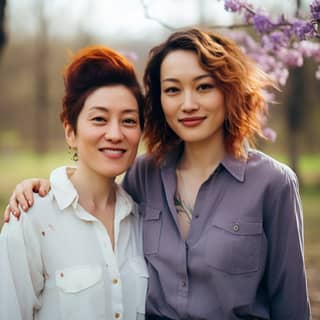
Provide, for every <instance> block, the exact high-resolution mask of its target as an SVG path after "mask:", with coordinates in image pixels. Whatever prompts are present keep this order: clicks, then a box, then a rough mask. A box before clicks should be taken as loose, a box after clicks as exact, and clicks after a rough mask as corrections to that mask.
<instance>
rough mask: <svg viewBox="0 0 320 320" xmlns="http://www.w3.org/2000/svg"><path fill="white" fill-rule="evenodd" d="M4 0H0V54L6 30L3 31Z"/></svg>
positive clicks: (4, 41)
mask: <svg viewBox="0 0 320 320" xmlns="http://www.w3.org/2000/svg"><path fill="white" fill-rule="evenodd" d="M6 2H7V1H6V0H0V54H1V53H2V49H3V47H4V45H5V43H6V32H5V9H6Z"/></svg>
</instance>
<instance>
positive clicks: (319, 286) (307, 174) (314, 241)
mask: <svg viewBox="0 0 320 320" xmlns="http://www.w3.org/2000/svg"><path fill="white" fill-rule="evenodd" d="M273 156H274V157H275V158H277V159H279V160H281V161H284V162H286V159H285V158H284V157H281V156H278V155H273ZM70 158H71V155H70V154H68V153H67V152H54V153H48V154H46V155H44V156H35V155H34V154H32V153H28V152H23V153H19V154H7V155H1V157H0V169H1V172H0V174H1V182H0V227H1V225H2V212H3V211H4V208H5V206H6V204H7V201H8V197H9V195H10V193H11V191H12V190H13V187H14V186H15V184H16V183H17V182H19V181H21V180H22V179H25V178H28V177H43V178H46V177H48V176H49V173H50V171H51V170H52V169H54V168H55V167H57V166H61V165H68V164H72V163H73V162H72V161H71V160H70ZM299 165H300V169H301V177H302V179H303V182H304V183H303V185H304V188H303V189H302V190H301V196H302V203H303V209H304V227H305V228H304V230H305V258H306V267H307V274H308V285H309V291H310V300H311V305H312V312H313V320H320V232H319V231H320V154H319V155H310V156H308V155H306V156H303V157H301V162H300V164H299Z"/></svg>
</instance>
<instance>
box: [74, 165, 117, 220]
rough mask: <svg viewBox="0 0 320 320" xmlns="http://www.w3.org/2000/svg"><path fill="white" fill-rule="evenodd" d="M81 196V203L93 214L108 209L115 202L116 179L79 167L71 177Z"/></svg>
mask: <svg viewBox="0 0 320 320" xmlns="http://www.w3.org/2000/svg"><path fill="white" fill-rule="evenodd" d="M69 178H70V180H71V182H72V183H73V185H74V187H75V188H76V190H77V192H78V194H79V203H80V204H81V206H83V207H84V208H85V209H87V210H88V211H89V212H90V213H91V214H93V215H95V212H97V211H100V210H103V209H105V208H106V207H108V205H110V202H113V201H115V182H114V177H105V176H103V175H99V174H96V173H95V172H92V171H91V170H89V169H88V168H87V167H83V166H81V164H79V166H78V167H77V169H76V171H75V172H74V173H73V174H72V175H71V176H70V177H69Z"/></svg>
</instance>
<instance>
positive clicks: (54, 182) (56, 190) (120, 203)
mask: <svg viewBox="0 0 320 320" xmlns="http://www.w3.org/2000/svg"><path fill="white" fill-rule="evenodd" d="M67 169H68V167H66V166H64V167H59V168H57V169H55V170H53V171H52V172H51V175H50V184H51V190H52V193H53V196H54V197H55V199H56V201H57V204H58V207H59V209H60V210H64V209H65V208H67V207H69V206H70V205H72V207H73V208H77V207H78V201H79V195H78V192H77V190H76V189H75V187H74V186H73V184H72V182H71V181H70V179H69V177H68V174H67ZM80 211H81V210H80ZM115 212H116V214H117V213H118V214H119V215H120V216H119V218H120V219H122V218H124V217H126V216H128V215H129V214H130V213H132V214H133V215H135V216H137V215H138V214H139V212H138V208H137V205H136V204H135V203H134V202H133V200H132V198H131V197H130V195H129V194H128V193H127V192H126V191H125V190H123V188H122V187H121V186H119V185H117V191H116V210H115Z"/></svg>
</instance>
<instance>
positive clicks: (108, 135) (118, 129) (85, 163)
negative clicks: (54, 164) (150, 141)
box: [65, 85, 141, 177]
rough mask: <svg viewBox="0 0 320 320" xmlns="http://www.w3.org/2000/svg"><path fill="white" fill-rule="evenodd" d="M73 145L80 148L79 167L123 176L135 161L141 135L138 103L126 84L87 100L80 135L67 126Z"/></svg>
mask: <svg viewBox="0 0 320 320" xmlns="http://www.w3.org/2000/svg"><path fill="white" fill-rule="evenodd" d="M65 132H66V138H67V142H68V143H69V145H70V146H71V147H73V148H76V149H77V153H78V156H79V167H80V166H82V167H85V168H86V169H87V170H90V171H93V172H95V173H96V174H100V175H103V176H105V177H115V176H117V175H119V174H121V173H123V172H124V171H125V170H127V168H128V167H129V166H130V165H131V163H132V162H133V161H134V159H135V156H136V153H137V148H138V144H139V140H140V136H141V128H140V123H139V111H138V103H137V100H136V98H135V97H134V95H133V94H132V93H131V91H130V90H129V89H128V88H127V87H125V86H123V85H114V86H105V87H100V88H98V89H96V90H95V91H93V92H92V93H91V94H90V95H89V96H88V98H87V99H86V100H85V103H84V105H83V108H82V110H81V112H80V114H79V116H78V120H77V133H76V134H75V132H74V130H73V129H72V128H71V127H70V126H69V125H66V127H65Z"/></svg>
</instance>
